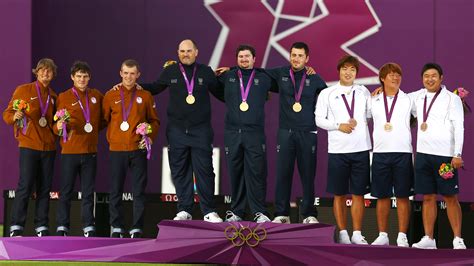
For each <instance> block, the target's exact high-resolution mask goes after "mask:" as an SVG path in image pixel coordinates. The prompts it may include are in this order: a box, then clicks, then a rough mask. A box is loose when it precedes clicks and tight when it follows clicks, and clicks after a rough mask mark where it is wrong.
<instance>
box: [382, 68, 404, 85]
mask: <svg viewBox="0 0 474 266" xmlns="http://www.w3.org/2000/svg"><path fill="white" fill-rule="evenodd" d="M392 72H394V73H397V74H399V75H400V76H401V75H402V68H401V67H400V65H399V64H397V63H393V62H390V63H386V64H385V65H383V66H382V67H381V68H380V70H379V81H380V84H382V85H383V81H382V79H385V78H386V77H387V75H388V74H390V73H392Z"/></svg>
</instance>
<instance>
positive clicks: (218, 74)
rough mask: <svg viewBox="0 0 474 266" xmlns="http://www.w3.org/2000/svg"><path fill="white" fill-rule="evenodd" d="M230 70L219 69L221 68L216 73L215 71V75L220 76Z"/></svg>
mask: <svg viewBox="0 0 474 266" xmlns="http://www.w3.org/2000/svg"><path fill="white" fill-rule="evenodd" d="M229 70H230V67H219V68H217V69H216V71H214V73H215V74H216V76H220V75H222V74H223V73H224V72H227V71H229Z"/></svg>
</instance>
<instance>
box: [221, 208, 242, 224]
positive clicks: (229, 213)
mask: <svg viewBox="0 0 474 266" xmlns="http://www.w3.org/2000/svg"><path fill="white" fill-rule="evenodd" d="M225 214H226V215H225V221H226V222H240V221H242V218H240V216H238V215H236V214H235V213H233V212H232V211H227V212H226V213H225Z"/></svg>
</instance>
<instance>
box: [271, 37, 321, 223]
mask: <svg viewBox="0 0 474 266" xmlns="http://www.w3.org/2000/svg"><path fill="white" fill-rule="evenodd" d="M308 60H309V48H308V46H307V45H306V44H305V43H301V42H297V43H294V44H293V45H292V47H291V49H290V63H291V66H286V67H281V68H276V69H270V70H267V73H268V74H269V75H270V76H271V77H272V78H273V79H274V80H276V82H278V88H279V93H280V125H279V129H278V137H277V141H278V144H277V152H278V159H277V180H276V189H275V219H274V220H273V222H278V223H289V222H290V220H289V213H290V196H291V184H292V179H293V170H294V166H295V159H296V161H297V165H298V172H299V174H300V178H301V184H302V187H303V202H302V204H301V208H300V214H301V216H302V218H303V222H304V223H315V222H317V219H316V216H317V212H316V209H315V208H314V179H315V174H316V154H317V135H316V123H315V119H314V110H315V106H316V100H317V97H318V94H319V93H320V92H321V90H323V89H324V88H326V87H327V85H326V83H325V82H324V81H323V80H322V78H321V77H320V76H319V75H317V74H316V75H306V70H305V65H306V63H307V62H308ZM290 72H292V73H290ZM292 76H294V82H293V81H292V80H293V78H292ZM303 76H305V79H304V84H303V85H302V87H301V86H300V85H301V82H302V79H303ZM299 93H300V94H301V95H300V97H301V98H299V96H298V94H299ZM298 98H299V99H298ZM298 103H299V105H298Z"/></svg>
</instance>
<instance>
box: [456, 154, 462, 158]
mask: <svg viewBox="0 0 474 266" xmlns="http://www.w3.org/2000/svg"><path fill="white" fill-rule="evenodd" d="M461 156H462V154H460V153H456V154H455V155H454V157H456V158H461Z"/></svg>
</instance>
